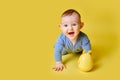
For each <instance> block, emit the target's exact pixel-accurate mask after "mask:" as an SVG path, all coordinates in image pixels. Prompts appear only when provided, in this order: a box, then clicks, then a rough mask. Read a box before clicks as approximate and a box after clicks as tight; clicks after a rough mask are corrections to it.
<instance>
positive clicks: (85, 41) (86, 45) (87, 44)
mask: <svg viewBox="0 0 120 80" xmlns="http://www.w3.org/2000/svg"><path fill="white" fill-rule="evenodd" d="M82 48H83V50H86V51H87V52H88V51H89V50H91V44H90V40H89V39H88V37H87V35H85V36H83V37H82Z"/></svg>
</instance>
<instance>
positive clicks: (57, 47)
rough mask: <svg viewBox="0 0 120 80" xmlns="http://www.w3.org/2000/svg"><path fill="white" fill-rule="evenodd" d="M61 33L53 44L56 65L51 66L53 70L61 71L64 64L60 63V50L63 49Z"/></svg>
mask: <svg viewBox="0 0 120 80" xmlns="http://www.w3.org/2000/svg"><path fill="white" fill-rule="evenodd" d="M62 39H63V38H62V35H60V36H59V38H58V40H57V42H56V44H55V46H54V57H55V61H56V65H55V66H54V67H53V70H55V71H62V70H63V69H64V68H65V66H64V64H63V63H62V54H61V51H62V49H63V40H62Z"/></svg>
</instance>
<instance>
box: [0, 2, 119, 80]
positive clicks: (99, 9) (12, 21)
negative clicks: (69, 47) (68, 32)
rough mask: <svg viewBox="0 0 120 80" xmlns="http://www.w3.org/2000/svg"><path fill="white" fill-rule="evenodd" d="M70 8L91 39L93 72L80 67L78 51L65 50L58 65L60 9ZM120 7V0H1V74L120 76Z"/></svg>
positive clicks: (91, 79) (5, 77)
mask: <svg viewBox="0 0 120 80" xmlns="http://www.w3.org/2000/svg"><path fill="white" fill-rule="evenodd" d="M69 8H72V9H76V10H77V11H79V12H80V14H81V16H82V21H83V22H84V23H85V25H84V27H83V29H82V31H84V32H85V33H87V34H88V36H89V38H90V40H91V44H92V49H93V58H94V63H95V67H94V69H93V70H92V71H91V72H87V73H85V72H81V71H80V70H79V69H78V65H77V60H78V57H79V56H78V55H75V54H71V55H66V56H64V60H63V61H64V63H65V64H66V67H67V68H66V69H65V70H64V71H62V72H54V71H52V67H53V66H54V64H55V63H54V56H53V45H54V43H55V40H56V39H57V37H58V35H59V33H60V30H59V28H58V25H59V23H60V15H61V14H62V12H64V11H65V10H66V9H69ZM119 8H120V1H119V0H1V1H0V80H113V79H116V80H119V79H120V76H119V73H120V42H119V41H120V37H119V35H120V32H119V30H120V28H119V27H120V22H119V21H120V10H119Z"/></svg>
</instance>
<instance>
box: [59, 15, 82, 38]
mask: <svg viewBox="0 0 120 80" xmlns="http://www.w3.org/2000/svg"><path fill="white" fill-rule="evenodd" d="M81 27H82V26H81V22H80V19H79V17H78V15H77V14H76V13H73V14H72V15H68V16H63V17H62V21H61V25H60V28H61V30H62V32H63V33H64V34H65V35H66V36H67V37H68V38H69V39H70V40H74V39H77V37H78V34H79V32H80V29H81Z"/></svg>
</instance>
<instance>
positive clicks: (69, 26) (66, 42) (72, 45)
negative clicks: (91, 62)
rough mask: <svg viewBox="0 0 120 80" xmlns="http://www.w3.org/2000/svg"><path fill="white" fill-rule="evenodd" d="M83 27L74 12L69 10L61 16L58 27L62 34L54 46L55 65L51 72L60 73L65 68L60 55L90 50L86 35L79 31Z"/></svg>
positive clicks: (78, 16)
mask: <svg viewBox="0 0 120 80" xmlns="http://www.w3.org/2000/svg"><path fill="white" fill-rule="evenodd" d="M83 25H84V23H83V22H81V16H80V14H79V13H78V12H77V11H76V10H74V9H69V10H66V11H65V12H64V13H63V14H62V16H61V24H60V25H59V28H60V29H61V31H62V33H61V34H60V35H59V37H58V39H57V41H56V44H55V46H54V56H55V61H56V65H55V66H54V67H53V70H55V71H62V70H63V69H64V68H65V65H64V64H63V62H62V55H64V54H67V53H81V52H82V51H83V50H85V51H86V52H88V51H89V50H91V45H90V41H89V39H88V37H87V35H86V34H85V33H83V32H82V31H80V30H81V29H82V27H83Z"/></svg>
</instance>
